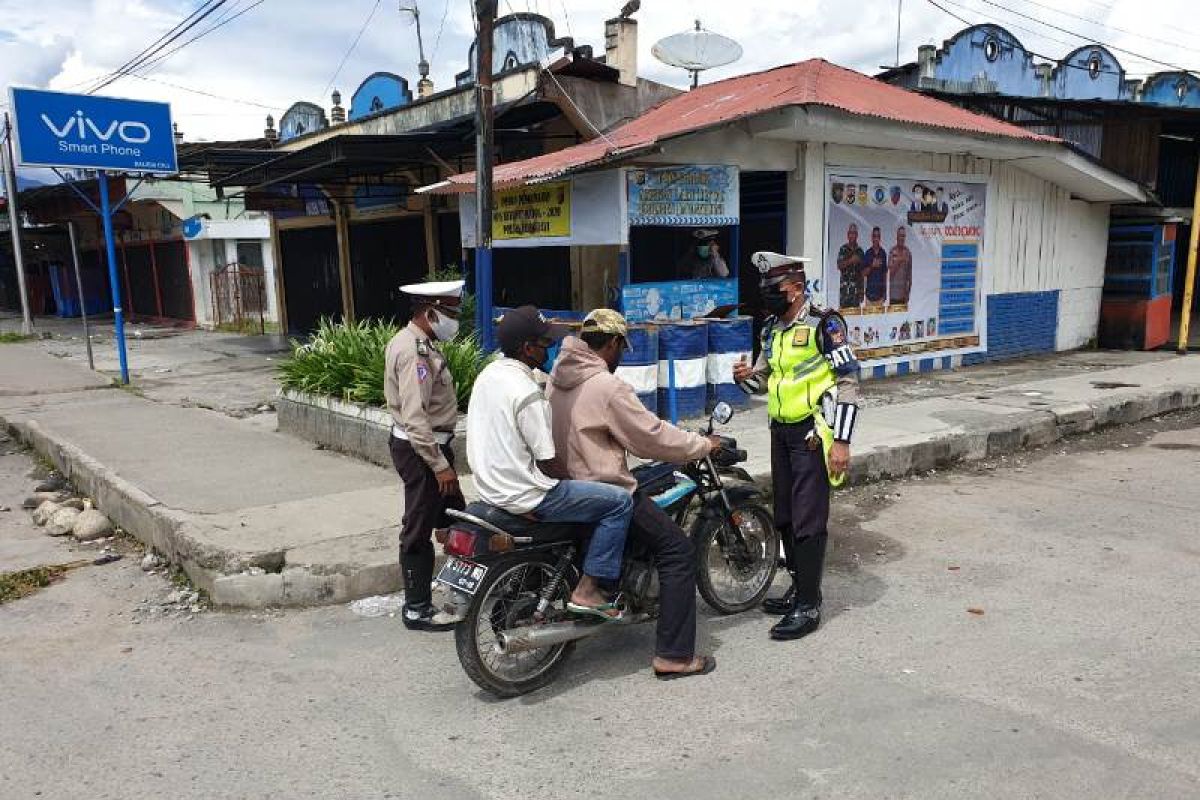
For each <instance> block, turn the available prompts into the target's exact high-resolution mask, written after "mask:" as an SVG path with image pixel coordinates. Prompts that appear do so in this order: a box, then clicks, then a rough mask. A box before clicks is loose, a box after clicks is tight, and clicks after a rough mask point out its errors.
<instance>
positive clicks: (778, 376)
mask: <svg viewBox="0 0 1200 800" xmlns="http://www.w3.org/2000/svg"><path fill="white" fill-rule="evenodd" d="M819 335H820V332H819V331H818V330H817V329H816V328H815V327H813V326H811V325H806V324H804V323H803V322H796V323H794V324H793V325H790V326H788V327H786V328H777V329H774V330H772V331H771V332H770V334H769V335H768V336H767V337H766V340H765V342H764V345H763V349H764V351H765V355H766V358H767V364H768V365H769V366H770V368H771V372H770V375H769V376H768V378H767V416H769V417H770V418H771V419H773V420H775V421H776V422H784V423H793V422H803V421H804V420H806V419H808V418H810V417H811V418H812V419H813V427H814V429H815V430H816V433H817V435H818V436H820V437H821V450H822V451H823V453H824V455H825V465H826V468H827V469H826V471H827V472H828V466H829V449H830V448H831V447H833V429H832V428H830V427H829V423H828V422H827V421H826V419H825V417H824V416H823V415H822V414H819V413H817V412H818V410H819V409H820V403H821V396H822V395H824V394H825V393H826V392H828V391H829V390H831V389H833V388H834V387H835V386H837V376H836V375H835V374H834V372H833V367H832V366H831V365H830V363H829V359H828V358H826V357H825V354H824V353H822V352H821V349H820V347H818V345H817V337H818V336H819ZM845 480H846V476H845V474H841V475H833V474H830V475H829V483H830V484H831V485H833V486H840V485H841V484H842V483H843V482H844V481H845Z"/></svg>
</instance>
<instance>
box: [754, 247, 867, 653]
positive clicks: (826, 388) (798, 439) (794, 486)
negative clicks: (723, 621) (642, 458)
mask: <svg viewBox="0 0 1200 800" xmlns="http://www.w3.org/2000/svg"><path fill="white" fill-rule="evenodd" d="M751 259H752V262H753V263H754V265H755V266H756V267H758V270H759V272H760V274H761V276H762V277H761V279H760V283H759V286H760V289H761V292H762V299H763V302H764V304H765V306H766V309H767V312H768V313H769V314H771V316H770V318H769V319H768V320H767V323H766V326H765V327H764V328H763V332H762V353H761V354H760V355H759V358H758V361H757V362H756V363H755V364H754V366H753V367H751V366H750V365H749V364H747V363H746V362H745V361H743V362H741V363H739V364H737V365H735V366H734V372H733V377H734V380H736V381H737V382H738V384H739V385H740V386H741V387H742V389H743V390H745V391H747V392H751V393H765V394H767V395H768V404H767V413H768V416H769V417H770V419H771V479H772V484H773V487H774V494H775V524H776V526H777V527H778V528H779V531H780V534H781V535H782V537H783V548H784V553H785V555H786V557H787V568H788V572H790V573H791V576H792V586H791V588H789V589H788V590H787V593H786V594H784V595H783V596H782V597H778V598H768V599H767V600H765V601H764V602H763V610H764V611H766V612H767V613H768V614H779V615H781V616H782V618H781V619H780V620H779V622H778V623H776V624H775V626H774V627H772V628H771V638H773V639H799V638H800V637H802V636H807V635H808V634H810V633H812V632H813V631H815V630H816V629H817V626H818V625H820V622H821V574H822V571H823V569H824V565H825V549H826V542H827V540H828V538H829V532H828V524H829V491H830V485H831V484H832V485H835V486H836V485H838V484H840V483H841V482H842V481H844V480H845V478H846V472H847V470H848V469H849V466H850V438H851V435H852V434H853V433H854V422H855V419H856V417H857V416H858V371H859V368H858V359H857V358H856V357H855V355H854V351H853V350H852V349H851V348H850V345H849V343H848V341H847V331H846V321H845V320H844V319H843V318H842V317H841V315H839V314H838V313H837V312H836V311H827V310H824V309H820V308H817V307H816V306H814V305H813V304H812V303H811V302H810V301H809V297H808V292H807V284H806V282H805V277H804V266H803V265H804V262H805V261H807V260H808V259H804V258H797V257H794V256H786V255H781V254H779V253H768V252H759V253H755V254H754V255H753V256H751Z"/></svg>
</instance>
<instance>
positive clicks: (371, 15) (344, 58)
mask: <svg viewBox="0 0 1200 800" xmlns="http://www.w3.org/2000/svg"><path fill="white" fill-rule="evenodd" d="M260 2H261V0H260ZM380 2H381V0H375V5H373V6H371V13H369V14H367V18H366V19H365V20H363V24H362V27H361V28H359V29H358V35H356V36H355V37H354V41H353V42H351V43H350V47H349V48H348V49H347V50H346V54H345V55H343V56H342V60H341V61H339V62H338V65H337V69H335V70H334V71H333V75H332V76H330V78H329V83H327V84H325V88H324V89H323V90H322V91H321V94H320V95H318V97H324V96H325V95H326V93H327V92H328V91H329V88H330V87H331V86H333V82H334V81H336V80H337V76H338V73H340V72H341V71H342V67H344V66H346V61H347V60H349V58H350V54H351V53H353V52H354V48H356V47H358V41H359V39H361V38H362V37H363V34H364V33H366V30H367V26H368V25H370V24H371V20H372V19H373V18H374V17H375V12H376V11H378V10H379V3H380Z"/></svg>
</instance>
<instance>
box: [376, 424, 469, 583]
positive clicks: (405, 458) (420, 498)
mask: <svg viewBox="0 0 1200 800" xmlns="http://www.w3.org/2000/svg"><path fill="white" fill-rule="evenodd" d="M389 438H390V439H391V442H390V444H391V451H392V464H393V465H394V466H395V467H396V472H397V473H399V475H400V480H401V481H403V482H404V516H403V518H402V519H401V520H400V564H401V569H402V570H403V571H404V576H405V577H404V579H405V584H406V586H407V587H408V595H407V596H408V597H409V599H410V600H411V601H414V602H415V603H416V604H419V603H421V602H428V595H429V581H430V580H431V579H432V577H433V555H434V553H433V539H432V534H433V529H434V528H439V527H444V526H445V525H446V524H447V523H448V522H449V520H448V519H447V517H446V513H445V510H446V508H447V507H449V508H455V509H458V510H460V511H461V510H462V509H463V508H465V507H466V502H465V501H464V500H463V496H462V494H461V493H460V494H456V495H450V496H448V497H443V496H442V493H441V492H439V491H438V484H437V478H435V477H434V475H433V470H432V469H430V468H429V465H428V464H426V463H425V459H423V458H421V457H420V456H419V455H417V451H416V450H414V449H413V446H412V445H411V444H410V443H409V442H407V441H406V440H404V439H397V438H396V437H395V436H391V437H389ZM441 448H442V454H443V455H444V456H446V460H447V461H449V462H450V466H452V467H453V466H454V452H453V451H452V450H451V449H450V445H448V444H444V445H441Z"/></svg>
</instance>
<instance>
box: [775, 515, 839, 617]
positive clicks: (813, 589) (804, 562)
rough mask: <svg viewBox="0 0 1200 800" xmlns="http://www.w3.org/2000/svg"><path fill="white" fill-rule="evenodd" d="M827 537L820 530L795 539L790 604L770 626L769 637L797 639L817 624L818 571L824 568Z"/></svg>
mask: <svg viewBox="0 0 1200 800" xmlns="http://www.w3.org/2000/svg"><path fill="white" fill-rule="evenodd" d="M828 538H829V536H828V534H821V535H819V536H809V537H808V538H805V539H801V540H800V541H798V542H796V544H795V547H794V550H793V553H792V589H793V591H792V592H791V594H792V602H793V605H792V607H791V608H790V609H787V610H786V613H785V614H784V615H783V618H782V619H780V620H779V622H777V623H775V625H774V627H772V628H771V638H772V639H779V640H789V639H799V638H801V637H803V636H807V635H808V634H810V633H812V632H813V631H815V630H816V629H817V627H818V626H820V624H821V574H822V572H823V571H824V568H825V544H826V541H827V540H828ZM784 597H785V598H786V597H787V595H784ZM764 607H765V604H764Z"/></svg>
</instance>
